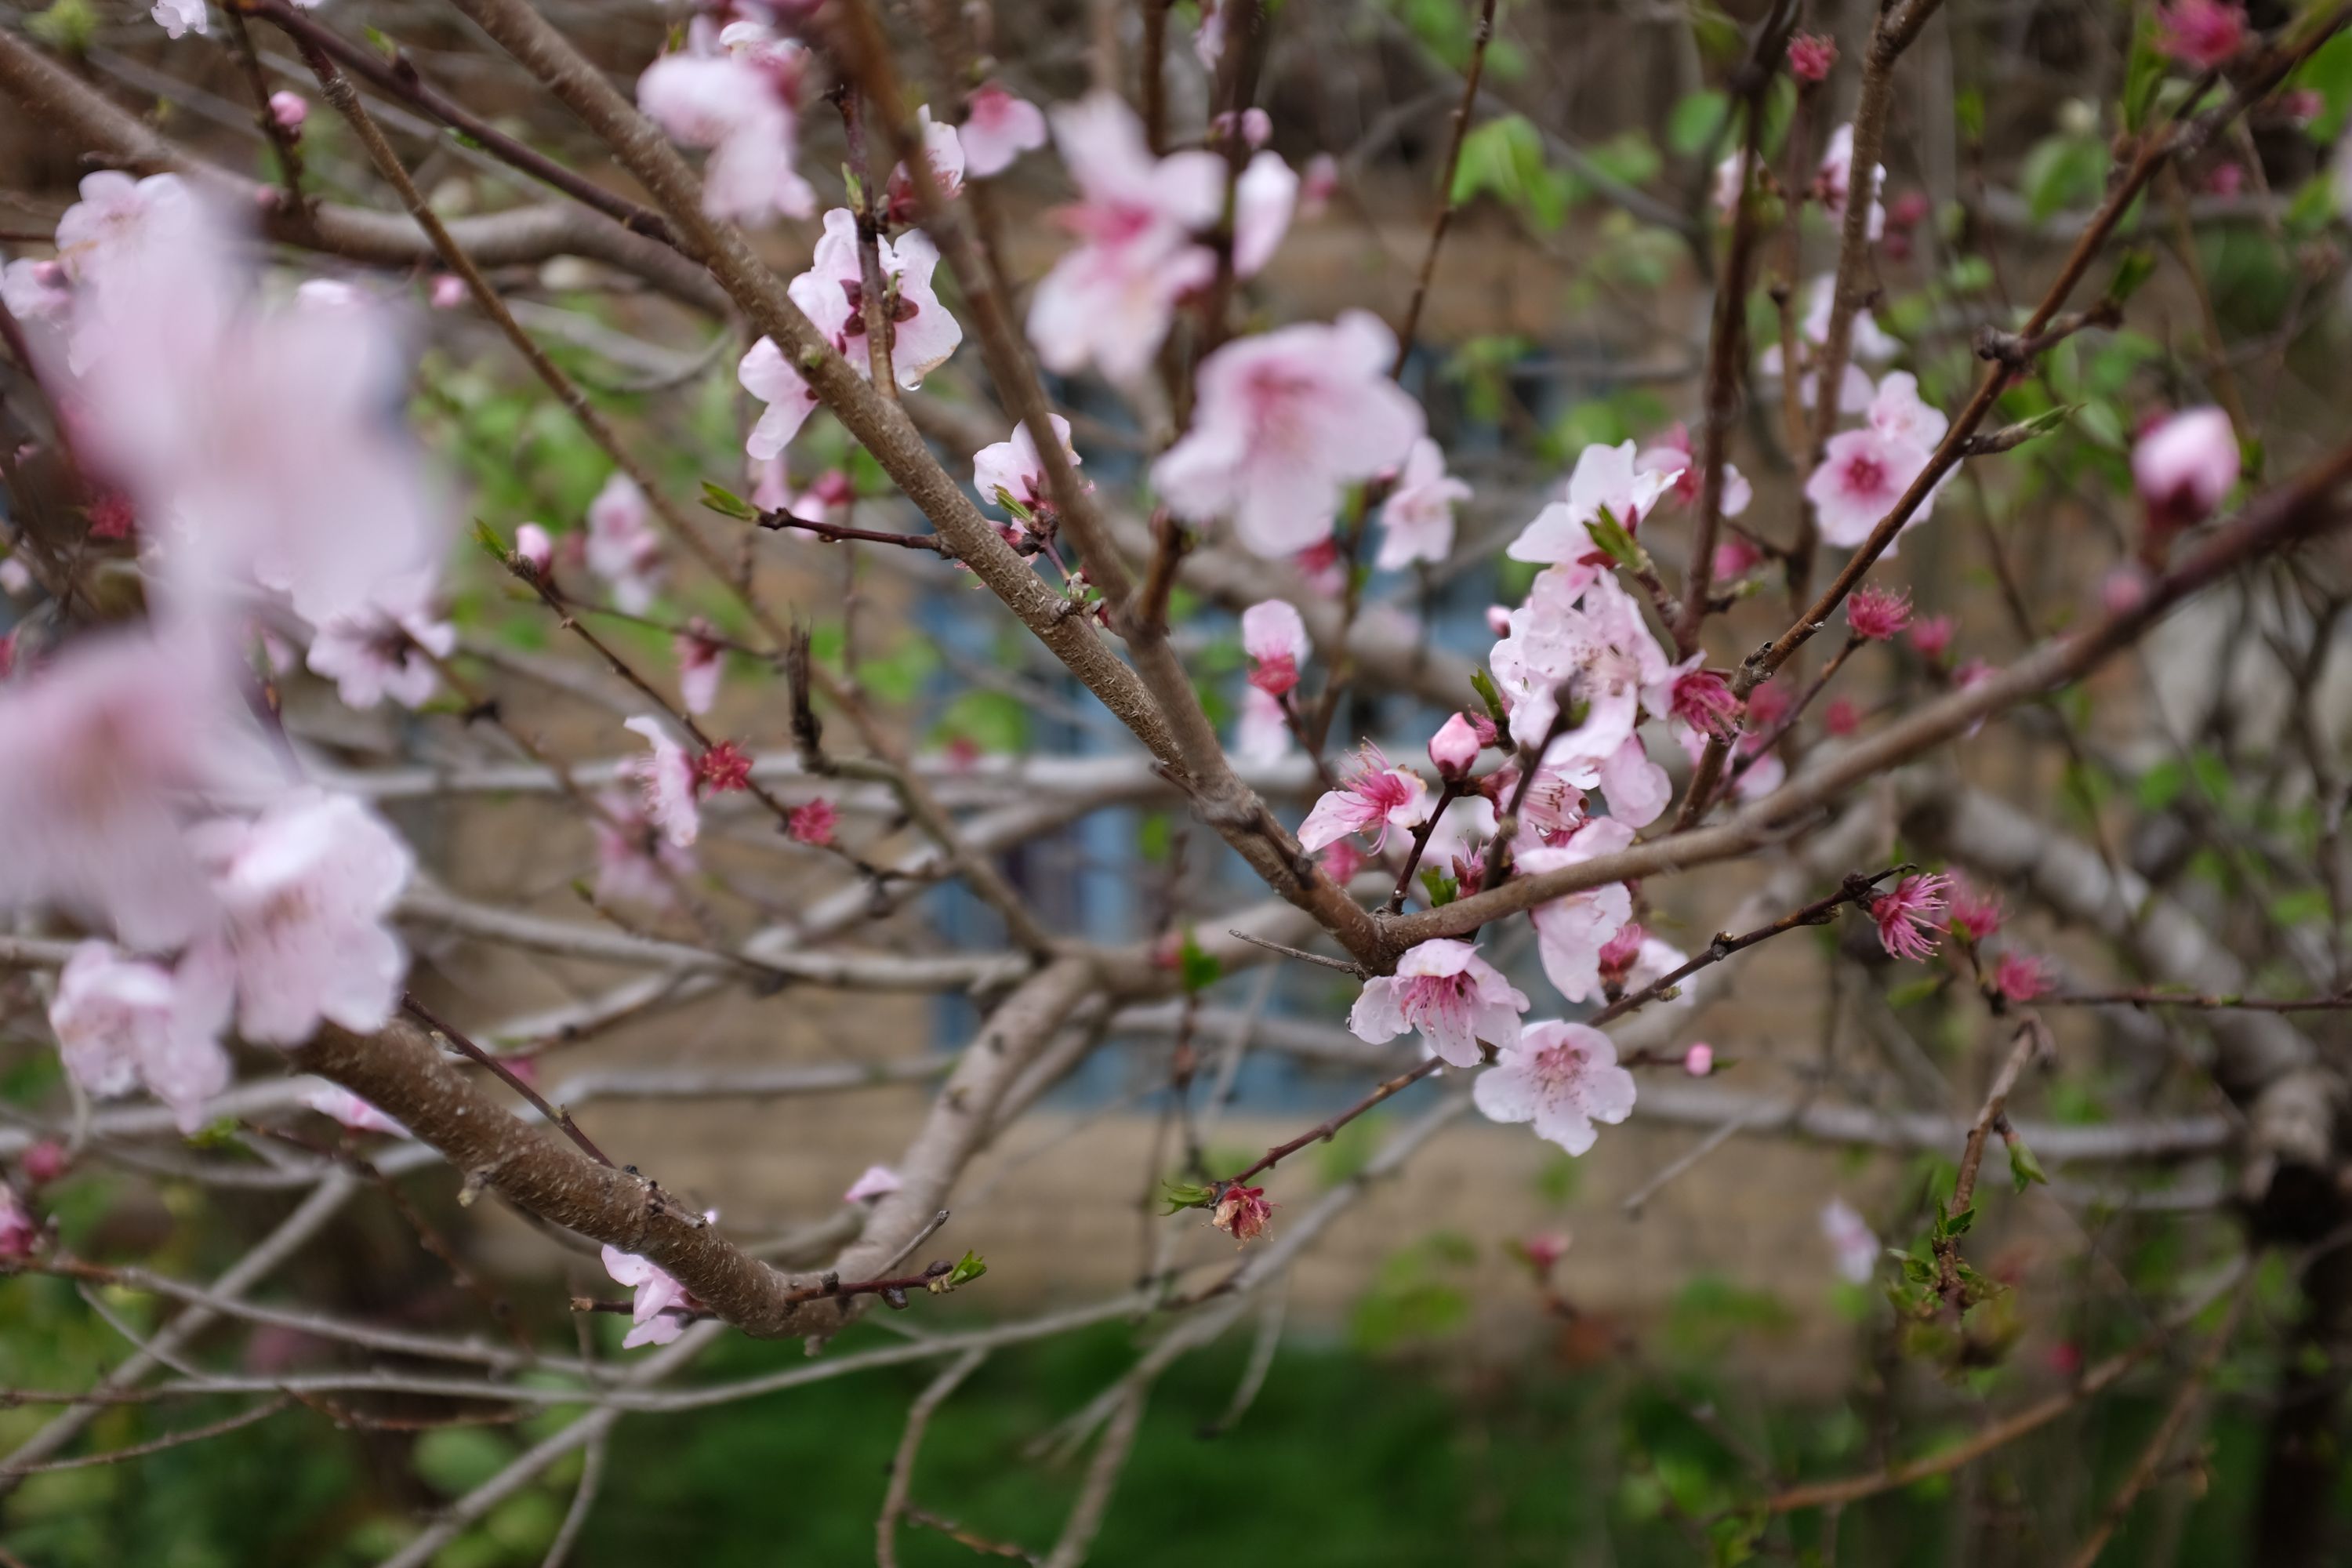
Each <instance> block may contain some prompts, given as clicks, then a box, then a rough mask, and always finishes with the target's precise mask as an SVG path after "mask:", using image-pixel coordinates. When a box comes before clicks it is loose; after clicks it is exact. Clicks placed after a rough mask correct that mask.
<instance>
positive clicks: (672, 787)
mask: <svg viewBox="0 0 2352 1568" xmlns="http://www.w3.org/2000/svg"><path fill="white" fill-rule="evenodd" d="M622 728H624V729H625V730H629V731H634V732H635V733H636V734H639V735H642V736H644V737H645V741H646V744H647V745H648V746H650V747H652V748H653V750H652V752H650V753H649V754H648V755H646V756H643V757H633V758H631V759H630V760H629V761H627V762H625V763H622V764H621V771H622V773H623V774H624V775H625V776H626V777H628V778H632V779H635V781H636V782H637V785H638V787H639V788H640V789H641V790H642V791H644V795H645V815H646V821H648V822H650V823H651V824H653V826H656V827H657V828H659V829H660V830H661V832H662V834H663V836H664V837H667V838H668V840H669V841H670V843H672V844H673V845H676V846H677V847H678V848H680V849H685V848H688V847H692V845H693V843H694V840H695V837H696V836H697V835H698V834H699V833H700V832H701V831H702V813H701V812H700V811H699V810H698V808H697V807H696V805H695V803H694V783H695V766H694V760H693V759H692V758H691V757H689V756H688V755H687V754H686V748H685V747H683V746H681V745H679V744H678V743H677V742H676V741H673V740H671V739H670V735H669V731H667V730H666V729H664V728H663V727H662V722H661V721H660V720H658V719H656V718H653V717H651V716H649V715H640V716H638V717H637V718H635V719H632V720H630V721H628V722H627V723H625V724H624V725H623V726H622Z"/></svg>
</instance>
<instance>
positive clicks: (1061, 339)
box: [1029, 92, 1230, 382]
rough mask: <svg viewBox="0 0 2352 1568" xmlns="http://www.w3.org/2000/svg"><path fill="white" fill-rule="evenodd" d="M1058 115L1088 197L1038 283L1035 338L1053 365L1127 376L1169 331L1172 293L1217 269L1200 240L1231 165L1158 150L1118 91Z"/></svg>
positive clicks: (1146, 361)
mask: <svg viewBox="0 0 2352 1568" xmlns="http://www.w3.org/2000/svg"><path fill="white" fill-rule="evenodd" d="M1053 121H1054V137H1055V141H1056V142H1058V143H1059V144H1060V146H1061V150H1062V159H1063V162H1064V163H1066V165H1067V166H1068V168H1069V171H1070V177H1071V179H1072V180H1074V181H1076V184H1077V187H1078V195H1079V197H1080V198H1081V199H1080V201H1079V202H1078V204H1077V205H1075V206H1070V207H1065V208H1063V209H1062V210H1061V211H1060V212H1058V213H1056V214H1055V217H1056V219H1057V220H1058V221H1059V222H1060V224H1061V225H1062V226H1063V227H1065V228H1066V229H1068V230H1069V231H1070V232H1071V233H1072V234H1074V235H1076V237H1077V240H1078V244H1077V246H1076V248H1075V249H1073V250H1071V251H1070V252H1068V253H1067V254H1066V255H1065V256H1064V257H1063V258H1061V260H1059V261H1057V262H1055V265H1054V268H1053V270H1052V271H1051V272H1049V273H1047V274H1046V276H1045V279H1044V280H1043V281H1041V282H1040V283H1039V284H1038V285H1037V293H1036V298H1035V299H1034V300H1033V301H1032V302H1031V305H1030V309H1029V338H1030V341H1031V342H1033V343H1034V344H1035V345H1036V347H1037V357H1038V358H1039V359H1040V360H1042V361H1044V362H1045V367H1046V368H1047V369H1048V370H1052V371H1055V372H1057V373H1059V374H1065V375H1067V374H1072V373H1074V372H1076V371H1077V370H1079V369H1080V368H1082V367H1083V366H1085V365H1086V364H1087V363H1094V364H1095V365H1096V366H1097V367H1098V368H1099V369H1100V370H1101V371H1102V373H1103V374H1105V375H1107V376H1108V377H1109V378H1110V379H1111V380H1113V381H1117V382H1129V381H1132V380H1134V379H1135V378H1136V377H1137V376H1139V375H1140V374H1142V373H1143V372H1144V371H1145V370H1146V369H1148V368H1149V367H1150V363H1151V356H1152V354H1153V353H1155V352H1156V351H1157V350H1158V349H1159V347H1160V340H1161V339H1162V338H1164V337H1166V336H1167V335H1168V325H1169V321H1170V320H1171V318H1172V316H1173V314H1174V310H1175V305H1176V301H1177V300H1178V299H1179V298H1180V297H1181V296H1182V295H1183V294H1184V293H1186V292H1187V291H1188V290H1191V289H1197V288H1200V287H1202V285H1204V284H1206V283H1207V282H1208V281H1209V280H1210V279H1212V278H1213V277H1214V276H1215V274H1216V269H1217V263H1216V257H1215V256H1214V255H1213V253H1212V252H1211V251H1210V250H1209V249H1208V247H1205V246H1203V245H1201V244H1200V243H1198V242H1197V241H1196V240H1195V238H1194V234H1195V233H1196V232H1197V231H1201V230H1204V229H1206V228H1208V227H1209V226H1210V225H1212V224H1213V223H1214V222H1216V220H1217V216H1218V214H1219V213H1220V212H1221V211H1222V210H1223V206H1224V198H1225V165H1224V161H1223V159H1221V158H1219V157H1218V156H1217V155H1216V154H1215V153H1210V152H1206V151H1203V150H1201V149H1197V148H1196V149H1192V150H1191V151H1187V152H1182V153H1173V154H1171V155H1170V156H1168V157H1166V158H1155V157H1154V156H1152V153H1151V149H1150V147H1149V146H1148V145H1147V144H1146V143H1145V142H1144V139H1143V127H1142V124H1141V122H1140V121H1138V120H1137V119H1136V117H1135V112H1134V110H1130V109H1129V108H1128V106H1127V104H1126V103H1125V101H1124V100H1121V99H1120V98H1119V97H1118V95H1117V94H1115V93H1109V92H1097V93H1095V94H1093V95H1092V96H1090V97H1088V98H1087V99H1084V100H1081V101H1079V102H1077V103H1075V104H1068V105H1065V106H1064V107H1062V108H1060V109H1057V110H1055V111H1054V115H1053ZM1229 346H1230V345H1229Z"/></svg>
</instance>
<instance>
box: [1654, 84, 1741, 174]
mask: <svg viewBox="0 0 2352 1568" xmlns="http://www.w3.org/2000/svg"><path fill="white" fill-rule="evenodd" d="M1730 113H1731V100H1729V99H1727V98H1726V97H1725V96H1724V95H1723V94H1721V93H1719V92H1715V91H1712V90H1710V91H1706V92H1694V93H1689V94H1686V95H1685V97H1684V98H1683V99H1682V100H1680V101H1678V102H1677V103H1675V107H1674V109H1673V110H1671V111H1670V112H1669V113H1668V114H1667V115H1666V145H1667V146H1669V147H1671V148H1673V149H1674V150H1675V153H1677V154H1678V155H1679V156H1682V157H1685V158H1696V157H1697V156H1698V155H1699V154H1700V153H1704V152H1706V150H1707V149H1708V148H1709V147H1711V146H1713V145H1714V144H1715V141H1716V138H1717V137H1718V136H1720V135H1721V134H1722V133H1723V132H1724V130H1725V128H1726V126H1727V120H1728V116H1729V115H1730Z"/></svg>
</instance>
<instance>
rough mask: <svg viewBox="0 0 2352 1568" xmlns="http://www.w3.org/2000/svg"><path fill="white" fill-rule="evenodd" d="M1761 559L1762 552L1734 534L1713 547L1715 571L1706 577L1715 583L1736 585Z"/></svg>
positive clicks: (1762, 556)
mask: <svg viewBox="0 0 2352 1568" xmlns="http://www.w3.org/2000/svg"><path fill="white" fill-rule="evenodd" d="M1763 559H1764V552H1762V551H1760V550H1759V549H1757V548H1756V546H1755V545H1754V543H1752V542H1749V541H1748V540H1747V539H1744V538H1742V537H1741V536H1740V535H1738V534H1737V533H1735V534H1733V535H1732V536H1731V537H1730V538H1728V539H1727V540H1725V541H1724V542H1722V543H1720V544H1718V545H1717V546H1716V547H1715V562H1714V565H1715V570H1714V571H1713V572H1711V573H1709V574H1708V575H1709V576H1711V577H1712V578H1714V580H1715V581H1716V582H1717V583H1736V582H1738V580H1739V579H1740V578H1742V577H1745V576H1747V575H1748V573H1749V572H1751V571H1753V570H1754V569H1755V568H1756V566H1757V564H1758V563H1760V562H1761V561H1762V560H1763Z"/></svg>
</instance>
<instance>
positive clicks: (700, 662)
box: [670, 616, 727, 718]
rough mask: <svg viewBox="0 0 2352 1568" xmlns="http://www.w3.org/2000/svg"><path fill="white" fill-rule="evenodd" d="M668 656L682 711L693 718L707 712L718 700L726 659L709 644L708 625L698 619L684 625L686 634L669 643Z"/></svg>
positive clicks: (718, 649)
mask: <svg viewBox="0 0 2352 1568" xmlns="http://www.w3.org/2000/svg"><path fill="white" fill-rule="evenodd" d="M670 653H671V655H672V657H674V658H677V689H678V696H679V699H680V700H682V701H683V703H684V704H685V707H686V710H687V711H688V712H689V713H691V714H694V715H695V716H696V717H697V718H699V717H700V716H702V715H703V714H705V713H708V712H709V711H710V705H711V704H712V703H714V702H716V701H718V700H719V676H720V675H721V674H723V673H724V672H725V670H726V658H727V650H726V649H725V648H723V647H719V644H718V643H717V642H715V641H713V640H712V637H711V627H710V623H709V621H706V620H704V619H703V618H702V617H701V616H695V617H694V618H693V619H692V620H690V621H688V622H687V623H686V630H685V631H684V632H683V633H681V634H680V635H679V636H677V637H672V638H671V639H670Z"/></svg>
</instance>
